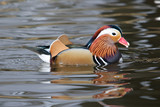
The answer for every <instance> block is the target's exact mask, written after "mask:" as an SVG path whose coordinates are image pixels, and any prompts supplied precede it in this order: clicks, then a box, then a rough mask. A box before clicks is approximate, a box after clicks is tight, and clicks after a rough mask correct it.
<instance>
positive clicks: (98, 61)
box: [93, 55, 109, 65]
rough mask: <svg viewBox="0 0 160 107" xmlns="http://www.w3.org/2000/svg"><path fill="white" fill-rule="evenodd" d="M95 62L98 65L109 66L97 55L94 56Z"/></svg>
mask: <svg viewBox="0 0 160 107" xmlns="http://www.w3.org/2000/svg"><path fill="white" fill-rule="evenodd" d="M93 61H94V62H95V63H96V64H97V65H108V64H109V63H108V62H107V61H105V60H104V59H103V58H102V57H97V56H96V55H94V56H93Z"/></svg>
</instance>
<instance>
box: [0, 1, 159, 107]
mask: <svg viewBox="0 0 160 107" xmlns="http://www.w3.org/2000/svg"><path fill="white" fill-rule="evenodd" d="M159 13H160V1H159V0H132V1H128V0H112V1H109V0H97V1H95V0H3V1H2V0H1V1H0V106H1V107H53V106H56V107H90V106H91V107H103V106H106V107H135V106H137V107H142V106H145V107H150V106H152V107H153V106H154V107H158V106H160V103H159V100H160V97H159V95H160V86H159V81H160V68H159V64H160V51H159V50H160V42H159V40H160V36H159V35H160V27H159V25H160V14H159ZM106 24H115V25H118V26H120V27H121V28H122V30H123V33H124V37H125V38H126V39H127V40H128V41H129V42H130V44H131V46H130V48H129V49H126V48H125V47H123V46H121V45H118V47H119V50H120V51H121V52H122V54H123V58H124V62H123V63H122V64H113V65H110V66H107V67H97V66H80V67H77V66H52V67H50V65H49V64H46V63H44V62H42V61H41V60H40V59H39V58H38V57H37V56H36V55H35V53H33V52H31V51H29V50H27V49H24V48H22V46H33V47H34V46H37V45H49V44H50V43H51V42H52V41H53V40H55V39H56V38H57V37H58V36H59V35H61V34H67V35H69V38H70V39H71V41H72V42H74V43H76V44H85V43H87V42H88V40H89V38H90V37H91V36H92V35H93V33H94V32H95V31H96V30H97V29H98V28H99V27H101V26H103V25H106Z"/></svg>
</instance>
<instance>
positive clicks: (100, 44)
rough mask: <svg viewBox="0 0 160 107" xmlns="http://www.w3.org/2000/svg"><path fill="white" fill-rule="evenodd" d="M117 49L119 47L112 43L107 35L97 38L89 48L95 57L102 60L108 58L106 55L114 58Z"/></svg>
mask: <svg viewBox="0 0 160 107" xmlns="http://www.w3.org/2000/svg"><path fill="white" fill-rule="evenodd" d="M116 49H117V47H116V46H115V45H114V43H112V42H111V40H110V39H109V37H108V36H107V35H104V36H103V35H102V36H100V37H99V38H97V39H96V40H95V41H94V42H93V43H92V45H91V46H90V48H89V50H90V52H91V53H92V54H93V55H96V56H99V57H102V58H104V57H106V55H107V56H113V55H114V54H115V53H116Z"/></svg>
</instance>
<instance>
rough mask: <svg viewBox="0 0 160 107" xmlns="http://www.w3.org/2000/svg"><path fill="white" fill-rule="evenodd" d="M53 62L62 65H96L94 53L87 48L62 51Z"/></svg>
mask: <svg viewBox="0 0 160 107" xmlns="http://www.w3.org/2000/svg"><path fill="white" fill-rule="evenodd" d="M52 63H55V64H61V65H95V63H94V60H93V58H92V53H91V52H90V51H89V50H88V49H85V48H72V49H67V50H64V51H62V52H60V53H59V54H58V55H57V56H56V57H55V58H54V59H52Z"/></svg>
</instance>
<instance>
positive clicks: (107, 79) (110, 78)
mask: <svg viewBox="0 0 160 107" xmlns="http://www.w3.org/2000/svg"><path fill="white" fill-rule="evenodd" d="M75 73H76V72H75ZM75 73H74V74H75ZM82 73H86V74H88V73H89V72H82ZM82 73H81V74H82ZM55 74H57V73H54V74H53V75H55ZM58 74H60V73H58ZM94 74H96V78H95V79H92V80H88V79H87V80H72V79H70V78H63V79H57V80H51V83H54V84H96V85H105V86H121V85H125V84H127V83H121V82H120V80H123V79H128V78H127V77H124V76H125V75H126V74H117V72H107V71H106V72H98V73H94Z"/></svg>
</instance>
